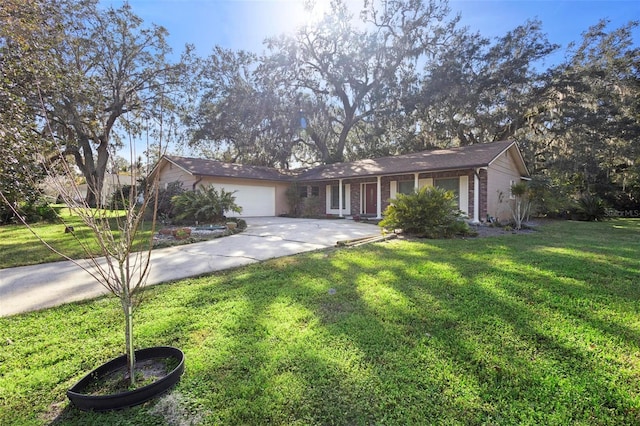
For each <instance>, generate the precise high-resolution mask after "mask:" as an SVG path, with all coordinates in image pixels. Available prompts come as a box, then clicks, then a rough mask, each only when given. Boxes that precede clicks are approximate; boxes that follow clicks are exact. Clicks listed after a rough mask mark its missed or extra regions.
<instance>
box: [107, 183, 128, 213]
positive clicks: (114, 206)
mask: <svg viewBox="0 0 640 426" xmlns="http://www.w3.org/2000/svg"><path fill="white" fill-rule="evenodd" d="M130 196H131V185H122V186H121V187H120V188H117V189H116V190H114V191H113V193H112V194H111V196H110V200H111V201H110V202H109V207H110V208H111V210H124V209H127V208H129V198H130Z"/></svg>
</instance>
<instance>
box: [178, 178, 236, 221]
mask: <svg viewBox="0 0 640 426" xmlns="http://www.w3.org/2000/svg"><path fill="white" fill-rule="evenodd" d="M234 193H235V191H232V192H229V191H225V190H224V188H221V189H220V191H218V190H217V189H216V188H215V187H214V186H213V185H209V186H208V187H205V186H200V188H199V189H198V190H196V191H187V192H183V193H182V194H180V195H176V196H174V197H173V198H172V199H171V204H172V205H173V209H174V211H175V213H176V217H177V218H178V219H187V220H194V221H199V222H208V223H215V222H219V221H221V220H223V219H224V218H225V215H224V214H225V213H226V212H235V213H242V207H240V206H238V205H237V204H236V197H234V196H233V194H234Z"/></svg>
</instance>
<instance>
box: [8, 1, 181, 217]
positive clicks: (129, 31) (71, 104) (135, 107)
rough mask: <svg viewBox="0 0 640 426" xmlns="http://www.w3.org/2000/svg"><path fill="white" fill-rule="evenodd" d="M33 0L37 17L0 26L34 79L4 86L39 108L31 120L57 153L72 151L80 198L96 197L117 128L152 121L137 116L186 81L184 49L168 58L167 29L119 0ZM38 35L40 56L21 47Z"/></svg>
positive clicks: (168, 102) (173, 103)
mask: <svg viewBox="0 0 640 426" xmlns="http://www.w3.org/2000/svg"><path fill="white" fill-rule="evenodd" d="M10 1H11V2H14V1H19V0H10ZM33 3H34V6H33V8H34V10H39V9H41V10H42V11H46V13H42V14H41V17H42V18H43V20H42V21H41V22H40V23H38V24H37V25H29V24H30V22H21V23H19V26H20V28H19V29H18V30H19V31H17V32H15V33H14V32H9V31H3V32H2V39H3V43H2V45H3V46H4V47H6V50H7V51H9V52H10V58H12V60H13V59H15V58H26V59H25V60H24V61H23V62H22V63H21V64H19V65H18V66H19V67H21V68H23V69H26V70H32V69H33V70H36V71H37V72H36V73H34V81H33V83H34V84H32V85H30V86H22V85H14V86H13V87H11V92H12V93H13V95H14V96H15V97H17V98H22V99H25V101H26V102H27V103H28V105H29V106H30V108H31V111H30V112H32V113H34V112H36V111H37V112H38V113H40V117H39V118H38V117H32V118H31V122H33V123H36V124H41V123H44V122H47V123H48V125H47V126H45V128H44V129H42V128H41V129H40V130H41V134H43V135H49V136H52V137H54V138H55V139H56V140H57V141H58V144H59V145H60V146H61V148H62V151H61V152H60V153H59V155H61V156H62V157H66V156H71V157H72V158H73V159H74V162H75V165H76V166H77V167H78V168H79V169H80V170H81V172H82V173H83V175H84V176H85V178H86V181H87V185H88V188H89V189H88V191H87V200H88V201H89V204H90V205H96V204H97V203H98V201H99V198H100V197H99V194H101V191H102V186H103V180H104V175H105V172H106V169H107V164H108V163H109V157H110V155H111V154H112V152H113V151H114V147H115V146H116V145H117V144H118V143H119V139H118V129H121V130H123V131H126V132H128V133H129V134H132V133H133V134H139V132H140V131H141V129H142V127H143V126H144V125H145V124H144V123H150V122H152V121H153V120H151V121H150V120H140V119H139V118H140V117H145V118H148V119H153V118H154V117H160V116H163V117H168V116H169V112H170V111H175V110H176V109H177V108H178V106H179V105H180V104H181V103H182V101H181V98H184V93H182V94H178V93H177V91H176V90H177V89H178V88H179V87H181V86H182V85H183V84H185V82H186V81H188V79H187V78H186V76H187V73H186V71H187V70H188V67H187V66H186V65H185V64H186V62H187V61H188V60H187V57H188V51H187V53H186V56H185V57H183V61H181V62H178V63H171V62H170V61H169V60H168V55H169V53H170V48H169V46H168V45H167V43H166V41H165V38H166V35H167V31H166V30H165V29H164V28H162V27H159V26H153V25H152V26H151V27H144V26H143V22H142V20H141V19H140V18H139V17H138V16H136V15H135V14H134V13H133V11H132V10H131V7H130V6H129V5H128V4H126V3H125V5H123V6H122V7H120V8H118V9H114V8H108V9H106V10H103V9H100V8H99V7H98V5H97V1H95V0H82V1H64V0H56V1H53V2H49V1H43V0H36V1H35V2H33ZM50 11H52V13H50V14H49V12H50ZM10 18H11V17H10ZM42 23H44V25H42ZM42 27H46V28H49V27H50V28H54V29H55V31H54V30H51V31H44V30H43V29H42ZM42 43H45V45H46V46H47V47H48V48H47V49H38V50H43V53H44V54H43V55H42V56H40V57H36V56H35V55H30V54H29V53H30V49H31V46H36V47H37V46H40V45H42ZM43 61H44V62H43ZM43 63H46V72H45V71H42V70H43V69H45V68H44V67H43V66H42V65H43Z"/></svg>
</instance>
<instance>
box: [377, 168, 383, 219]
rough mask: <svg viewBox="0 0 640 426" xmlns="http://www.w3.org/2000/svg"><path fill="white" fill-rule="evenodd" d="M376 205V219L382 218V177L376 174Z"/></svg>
mask: <svg viewBox="0 0 640 426" xmlns="http://www.w3.org/2000/svg"><path fill="white" fill-rule="evenodd" d="M377 201H378V203H377V204H378V205H377V206H376V210H377V214H378V216H376V219H382V177H381V176H378V200H377Z"/></svg>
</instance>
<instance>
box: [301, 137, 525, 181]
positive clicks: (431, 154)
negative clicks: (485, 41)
mask: <svg viewBox="0 0 640 426" xmlns="http://www.w3.org/2000/svg"><path fill="white" fill-rule="evenodd" d="M512 145H515V142H513V141H504V142H493V143H487V144H477V145H470V146H465V147H457V148H448V149H438V150H433V151H421V152H416V153H413V154H405V155H396V156H392V157H381V158H374V159H368V160H359V161H353V162H350V163H336V164H328V165H325V166H318V167H314V168H313V169H309V170H307V171H305V172H303V173H302V174H300V175H299V176H298V180H303V181H312V180H325V179H344V178H352V177H358V176H372V175H395V174H402V173H415V172H421V171H432V172H433V171H443V170H453V169H470V168H476V167H486V166H488V165H489V164H490V163H491V162H492V161H493V160H495V159H496V157H498V156H499V155H500V154H502V153H503V152H504V151H506V150H507V149H509V148H510V147H511V146H512Z"/></svg>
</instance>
